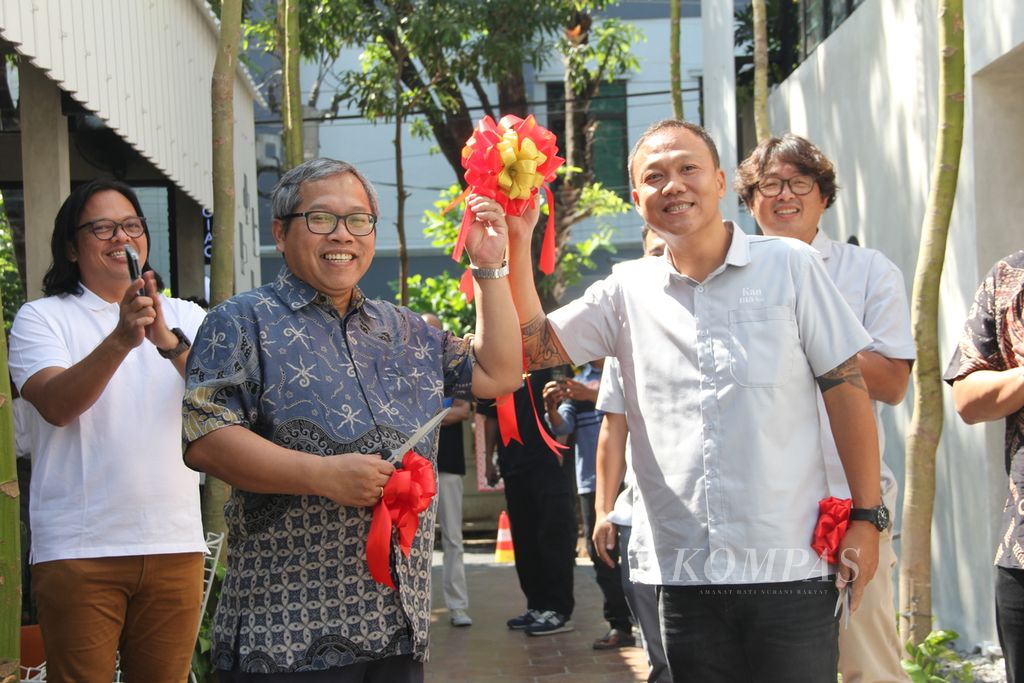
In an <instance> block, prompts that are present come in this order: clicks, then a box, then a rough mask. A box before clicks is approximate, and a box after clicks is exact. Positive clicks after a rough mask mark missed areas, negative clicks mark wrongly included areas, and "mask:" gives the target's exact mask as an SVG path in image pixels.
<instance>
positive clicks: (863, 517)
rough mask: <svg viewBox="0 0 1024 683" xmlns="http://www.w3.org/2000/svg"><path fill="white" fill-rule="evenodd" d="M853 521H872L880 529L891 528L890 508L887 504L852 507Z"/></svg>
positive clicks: (851, 518)
mask: <svg viewBox="0 0 1024 683" xmlns="http://www.w3.org/2000/svg"><path fill="white" fill-rule="evenodd" d="M850 521H851V522H871V523H872V524H874V525H875V527H876V528H877V529H878V530H879V531H885V530H886V529H888V528H889V524H890V520H889V509H888V508H887V507H885V505H878V506H876V507H873V508H850Z"/></svg>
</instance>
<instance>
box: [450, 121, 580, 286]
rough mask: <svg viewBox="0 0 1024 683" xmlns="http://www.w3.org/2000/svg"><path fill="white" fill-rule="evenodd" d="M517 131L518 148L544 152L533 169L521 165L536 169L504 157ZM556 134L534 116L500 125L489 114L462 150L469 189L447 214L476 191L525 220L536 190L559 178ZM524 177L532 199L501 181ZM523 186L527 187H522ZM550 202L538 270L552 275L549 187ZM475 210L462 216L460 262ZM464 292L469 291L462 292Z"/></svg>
mask: <svg viewBox="0 0 1024 683" xmlns="http://www.w3.org/2000/svg"><path fill="white" fill-rule="evenodd" d="M510 133H514V136H513V137H514V139H515V141H516V145H517V146H518V149H520V150H521V149H523V148H524V147H527V146H532V148H535V151H536V152H538V153H539V155H538V156H537V157H536V159H537V160H538V163H537V164H536V167H535V168H532V166H533V163H532V161H530V162H527V163H526V164H522V163H520V165H521V166H529V167H531V168H532V170H531V171H528V172H527V171H525V170H518V171H517V170H516V169H515V168H513V167H512V166H510V165H509V164H508V158H507V156H506V158H503V157H502V151H501V149H499V143H504V144H505V151H506V152H507V151H508V140H509V134H510ZM556 143H557V140H556V138H555V134H554V133H552V132H551V131H549V130H547V129H546V128H544V127H543V126H541V125H539V124H538V123H537V121H536V120H535V119H534V118H533V116H532V115H531V116H527V117H526V118H525V119H521V118H519V117H518V116H514V115H512V114H508V115H506V116H503V117H501V121H499V122H498V123H495V122H494V119H492V118H491V117H490V116H485V117H484V118H483V120H481V121H480V123H479V124H477V127H476V129H474V131H473V135H472V136H470V138H469V140H467V141H466V145H465V147H463V148H462V167H463V168H464V169H466V172H465V174H464V177H465V179H466V183H467V185H468V187H467V188H466V190H464V191H463V192H462V194H460V195H459V196H458V197H457V198H456V199H455V200H454V201H452V203H451V204H449V205H448V206H447V207H446V208H445V210H444V211H442V213H446V212H447V211H448V210H450V209H451V208H452V207H454V206H456V205H458V204H459V202H461V201H462V200H463V199H464V198H465V197H466V195H467V194H469V193H471V192H472V193H475V194H479V195H482V196H485V197H490V198H491V199H493V200H495V201H496V202H498V204H500V205H501V208H502V209H503V210H504V211H505V213H506V214H509V215H512V216H522V215H523V212H524V211H526V209H527V207H529V206H534V205H535V202H536V199H537V192H538V189H539V187H540V184H541V182H543V183H549V182H551V181H552V180H554V178H555V171H556V170H557V169H558V167H559V166H561V165H562V164H563V163H564V162H565V159H563V158H561V157H559V156H557V153H558V145H557V144H556ZM519 174H522V175H523V176H525V177H526V178H527V179H528V180H527V181H526V182H525V186H526V187H529V188H530V189H529V190H528V193H527V196H516V198H515V199H513V198H512V196H510V194H509V191H508V190H506V189H505V187H503V185H502V183H503V182H507V180H508V178H509V176H510V175H511V176H513V177H515V178H516V179H517V181H523V180H524V178H523V177H520V175H519ZM519 184H520V186H523V183H522V182H520V183H519ZM512 191H513V192H514V193H515V194H517V195H521V194H522V191H521V187H520V189H513V190H512ZM545 191H546V194H547V198H548V221H547V227H546V228H545V232H544V241H543V246H542V248H541V255H540V260H539V263H538V267H539V268H540V270H541V272H543V273H545V274H551V272H552V271H553V270H554V268H555V232H554V229H555V214H554V201H553V197H552V194H551V190H550V189H548V188H547V187H546V186H545ZM473 219H474V217H473V212H472V211H470V210H468V209H467V210H466V212H465V213H464V214H463V216H462V225H461V226H460V227H459V235H458V237H457V238H456V240H455V249H454V250H453V251H452V259H453V260H455V261H456V262H458V261H459V260H461V258H462V250H463V249H464V247H465V245H466V234H467V233H468V232H469V226H470V225H471V224H472V223H473ZM463 291H464V292H465V289H463Z"/></svg>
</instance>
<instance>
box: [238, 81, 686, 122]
mask: <svg viewBox="0 0 1024 683" xmlns="http://www.w3.org/2000/svg"><path fill="white" fill-rule="evenodd" d="M680 92H684V93H686V92H700V88H683V89H682V90H681V91H680ZM670 94H672V91H671V90H650V91H647V92H637V93H624V94H622V95H598V96H597V97H591V98H590V99H589V100H583V99H572V100H564V99H561V98H559V99H555V100H541V101H539V102H530V105H531V106H533V107H541V106H544V107H546V106H549V105H551V104H558V105H562V106H564V105H565V103H566V102H572V103H573V104H575V103H577V102H595V101H597V100H628V99H632V98H634V97H654V96H656V95H670ZM484 109H486V107H484V106H483V105H477V106H472V107H466V110H467V111H483V110H484ZM425 113H426V110H424V109H420V110H418V111H414V112H407V113H405V114H404V116H416V115H418V114H425ZM356 119H363V120H366V117H365V116H363V115H362V114H340V115H339V114H325V115H324V116H309V117H303V119H302V122H303V123H321V124H326V123H334V122H336V121H351V120H356ZM281 122H282V121H281V119H280V118H274V119H263V120H260V121H256V125H257V126H262V125H275V124H280V123H281Z"/></svg>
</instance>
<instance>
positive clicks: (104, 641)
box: [32, 553, 203, 683]
mask: <svg viewBox="0 0 1024 683" xmlns="http://www.w3.org/2000/svg"><path fill="white" fill-rule="evenodd" d="M32 588H33V593H34V594H35V598H36V603H37V605H38V613H39V625H40V627H41V629H42V632H43V643H44V646H45V647H46V670H47V680H49V681H51V682H52V683H65V682H67V683H110V681H111V680H112V679H113V677H114V668H115V663H116V657H117V652H118V650H120V652H121V671H122V672H123V673H124V680H125V681H127V682H128V683H182V682H183V681H185V680H186V679H187V678H188V672H189V668H190V665H191V660H192V649H193V647H194V644H195V637H196V630H197V629H198V627H199V606H200V604H201V602H202V597H203V555H202V553H176V554H167V555H135V556H128V557H101V558H95V559H79V560H55V561H53V562H41V563H39V564H36V565H33V566H32Z"/></svg>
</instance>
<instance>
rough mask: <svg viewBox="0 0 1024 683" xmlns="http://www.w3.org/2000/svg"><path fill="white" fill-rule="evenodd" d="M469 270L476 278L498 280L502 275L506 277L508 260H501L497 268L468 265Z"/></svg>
mask: <svg viewBox="0 0 1024 683" xmlns="http://www.w3.org/2000/svg"><path fill="white" fill-rule="evenodd" d="M469 271H470V272H471V273H473V277H475V278H476V279H477V280H500V279H501V278H503V277H508V261H502V262H501V265H500V266H498V267H497V268H478V267H477V266H470V267H469Z"/></svg>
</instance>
